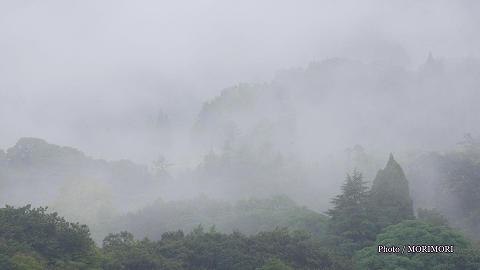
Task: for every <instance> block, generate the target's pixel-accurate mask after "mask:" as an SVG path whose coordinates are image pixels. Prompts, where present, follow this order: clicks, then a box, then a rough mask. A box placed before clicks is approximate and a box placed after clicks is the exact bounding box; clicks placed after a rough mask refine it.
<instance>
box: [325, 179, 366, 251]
mask: <svg viewBox="0 0 480 270" xmlns="http://www.w3.org/2000/svg"><path fill="white" fill-rule="evenodd" d="M367 189H368V188H367V186H366V182H365V181H363V176H362V174H361V173H360V172H358V171H357V170H354V171H353V174H352V175H347V178H346V180H345V183H344V184H343V186H342V194H340V195H338V196H336V197H335V198H334V199H333V200H332V203H333V205H334V207H333V209H330V210H329V211H328V214H329V215H330V217H331V219H330V223H329V231H330V233H331V234H332V235H333V236H334V237H335V238H336V241H337V244H338V245H339V246H340V248H341V250H343V251H346V252H347V253H348V250H357V249H358V248H361V247H363V246H365V245H367V244H369V242H370V241H372V240H374V239H375V234H374V227H373V224H372V223H371V222H370V221H369V219H368V212H367V210H368V209H367V206H368V190H367Z"/></svg>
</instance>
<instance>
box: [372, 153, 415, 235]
mask: <svg viewBox="0 0 480 270" xmlns="http://www.w3.org/2000/svg"><path fill="white" fill-rule="evenodd" d="M369 208H370V210H371V216H372V218H374V220H375V223H376V226H377V229H378V230H381V229H383V228H385V227H387V226H389V225H392V224H397V223H399V222H401V221H403V220H405V219H413V218H414V214H413V203H412V199H411V197H410V190H409V187H408V181H407V178H406V177H405V173H404V172H403V169H402V167H400V165H399V164H398V163H397V162H396V161H395V159H394V158H393V155H392V154H390V158H389V160H388V163H387V166H385V168H384V169H383V170H379V171H378V173H377V176H376V177H375V180H373V184H372V189H371V195H370V206H369Z"/></svg>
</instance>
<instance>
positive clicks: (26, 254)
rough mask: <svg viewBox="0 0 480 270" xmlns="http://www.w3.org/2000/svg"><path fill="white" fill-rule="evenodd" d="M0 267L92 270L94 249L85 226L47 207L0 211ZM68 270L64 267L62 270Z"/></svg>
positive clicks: (12, 208)
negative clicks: (68, 220) (66, 219)
mask: <svg viewBox="0 0 480 270" xmlns="http://www.w3.org/2000/svg"><path fill="white" fill-rule="evenodd" d="M0 228H1V230H0V254H1V255H2V256H0V265H6V266H7V268H6V269H8V267H10V268H12V269H37V268H39V269H44V266H43V265H46V264H48V265H49V267H48V268H47V269H56V268H57V266H58V265H63V264H68V265H72V264H73V265H77V267H72V268H68V269H84V268H85V267H90V269H93V267H94V266H95V265H97V264H98V258H97V256H96V253H95V246H94V243H93V241H92V239H91V238H90V234H89V230H88V228H87V227H86V226H85V225H79V224H77V223H69V222H67V221H65V220H64V219H63V218H61V217H59V216H58V215H57V214H56V213H47V209H46V208H42V207H40V208H31V207H30V206H25V207H21V208H14V207H11V206H7V207H6V208H1V209H0ZM64 269H67V268H64Z"/></svg>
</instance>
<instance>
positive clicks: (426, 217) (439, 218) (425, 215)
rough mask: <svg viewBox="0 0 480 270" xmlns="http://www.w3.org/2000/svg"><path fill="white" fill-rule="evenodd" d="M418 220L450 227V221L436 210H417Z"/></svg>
mask: <svg viewBox="0 0 480 270" xmlns="http://www.w3.org/2000/svg"><path fill="white" fill-rule="evenodd" d="M417 215H418V219H419V220H421V221H424V222H426V223H430V224H432V225H437V226H448V220H447V219H446V218H445V217H444V216H443V215H442V214H441V213H440V212H439V211H437V210H435V209H423V208H419V209H418V210H417Z"/></svg>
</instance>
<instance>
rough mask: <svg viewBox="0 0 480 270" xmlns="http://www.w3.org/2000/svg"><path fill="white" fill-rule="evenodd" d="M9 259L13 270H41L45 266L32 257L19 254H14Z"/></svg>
mask: <svg viewBox="0 0 480 270" xmlns="http://www.w3.org/2000/svg"><path fill="white" fill-rule="evenodd" d="M10 261H11V268H12V269H13V270H42V269H44V267H45V266H44V265H42V264H41V263H40V262H39V261H38V260H37V259H35V258H34V257H31V256H26V255H21V254H17V255H14V256H13V257H12V258H11V260H10Z"/></svg>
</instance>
